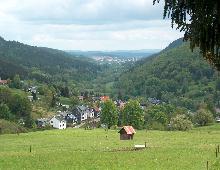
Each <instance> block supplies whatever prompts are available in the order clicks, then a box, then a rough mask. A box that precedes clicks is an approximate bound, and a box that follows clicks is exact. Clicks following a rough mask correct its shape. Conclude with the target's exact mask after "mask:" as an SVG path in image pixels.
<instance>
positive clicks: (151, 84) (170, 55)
mask: <svg viewBox="0 0 220 170" xmlns="http://www.w3.org/2000/svg"><path fill="white" fill-rule="evenodd" d="M218 85H219V80H218V76H217V73H216V72H215V71H214V70H213V69H212V68H211V66H210V65H209V64H208V63H207V62H206V61H204V59H203V58H202V57H201V56H200V54H199V52H198V50H195V51H194V52H191V50H190V48H189V43H186V42H184V43H183V42H182V40H181V39H179V40H177V41H175V42H173V43H171V44H170V46H168V47H167V48H166V49H165V50H163V51H162V52H161V53H159V54H158V55H156V56H152V57H150V58H148V59H145V60H142V63H141V64H140V63H139V64H137V65H136V66H135V67H133V68H132V69H130V70H129V71H127V72H125V73H123V74H122V75H121V76H120V78H119V79H118V82H116V87H118V89H119V92H120V95H122V97H134V96H142V97H144V98H146V99H147V98H149V97H155V98H157V99H160V100H162V101H163V102H167V103H173V104H175V105H180V106H184V107H186V108H189V109H196V107H198V105H199V104H201V102H203V101H204V102H206V103H209V104H212V105H213V104H216V102H217V101H218V99H217V97H216V96H218V95H217V92H218V90H219V89H216V86H217V87H219V86H218Z"/></svg>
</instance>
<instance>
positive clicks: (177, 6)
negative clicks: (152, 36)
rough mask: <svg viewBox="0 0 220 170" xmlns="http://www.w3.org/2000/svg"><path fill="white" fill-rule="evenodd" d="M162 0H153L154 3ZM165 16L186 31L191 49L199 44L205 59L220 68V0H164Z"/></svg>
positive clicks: (185, 36)
mask: <svg viewBox="0 0 220 170" xmlns="http://www.w3.org/2000/svg"><path fill="white" fill-rule="evenodd" d="M159 1H160V0H153V3H154V4H155V2H159ZM164 1H165V6H164V18H165V17H168V18H169V17H170V18H171V20H172V21H171V24H172V27H173V26H174V24H176V25H177V29H180V31H184V32H185V34H184V39H185V40H190V44H191V49H194V48H195V47H196V46H198V47H199V48H200V50H201V52H202V53H203V56H204V58H205V59H207V60H208V61H209V62H210V63H211V64H213V65H214V66H215V67H216V68H217V70H220V1H219V0H211V1H208V0H184V1H183V0H164Z"/></svg>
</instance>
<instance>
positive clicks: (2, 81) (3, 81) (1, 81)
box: [0, 77, 8, 85]
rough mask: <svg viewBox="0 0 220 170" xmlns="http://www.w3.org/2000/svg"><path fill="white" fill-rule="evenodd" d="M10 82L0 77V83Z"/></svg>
mask: <svg viewBox="0 0 220 170" xmlns="http://www.w3.org/2000/svg"><path fill="white" fill-rule="evenodd" d="M5 84H8V80H2V79H1V77H0V85H5Z"/></svg>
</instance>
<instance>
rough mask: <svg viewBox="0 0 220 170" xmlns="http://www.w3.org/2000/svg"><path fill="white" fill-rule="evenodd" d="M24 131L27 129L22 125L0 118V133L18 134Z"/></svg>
mask: <svg viewBox="0 0 220 170" xmlns="http://www.w3.org/2000/svg"><path fill="white" fill-rule="evenodd" d="M24 132H27V130H26V129H25V128H24V127H22V126H20V125H18V124H16V123H14V122H10V121H7V120H3V119H0V134H7V133H17V134H19V133H24Z"/></svg>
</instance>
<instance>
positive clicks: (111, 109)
mask: <svg viewBox="0 0 220 170" xmlns="http://www.w3.org/2000/svg"><path fill="white" fill-rule="evenodd" d="M101 108H102V111H101V116H100V118H101V119H100V120H101V123H103V124H106V125H107V127H108V129H110V127H111V126H114V125H117V123H118V110H117V107H116V105H115V104H114V102H113V101H112V100H107V101H106V102H104V103H103V104H102V107H101Z"/></svg>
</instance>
